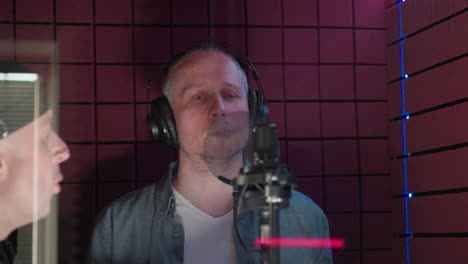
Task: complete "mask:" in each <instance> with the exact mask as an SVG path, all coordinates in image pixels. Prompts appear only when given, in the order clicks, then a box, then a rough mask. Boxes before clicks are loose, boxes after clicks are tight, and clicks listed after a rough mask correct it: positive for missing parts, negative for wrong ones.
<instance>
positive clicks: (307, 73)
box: [284, 65, 319, 100]
mask: <svg viewBox="0 0 468 264" xmlns="http://www.w3.org/2000/svg"><path fill="white" fill-rule="evenodd" d="M284 79H285V80H284V82H285V88H284V89H285V90H286V99H288V100H304V99H306V100H314V99H315V100H317V99H318V98H319V85H318V66H316V65H285V66H284Z"/></svg>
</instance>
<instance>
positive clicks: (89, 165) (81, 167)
mask: <svg viewBox="0 0 468 264" xmlns="http://www.w3.org/2000/svg"><path fill="white" fill-rule="evenodd" d="M68 149H69V150H70V159H69V160H67V161H66V162H64V163H62V164H61V165H60V167H61V169H62V174H63V180H64V181H65V182H77V181H94V180H96V159H95V146H93V145H68ZM62 193H63V192H62Z"/></svg>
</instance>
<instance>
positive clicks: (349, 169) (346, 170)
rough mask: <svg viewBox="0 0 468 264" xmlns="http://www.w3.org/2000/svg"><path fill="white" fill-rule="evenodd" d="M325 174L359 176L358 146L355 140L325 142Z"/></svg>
mask: <svg viewBox="0 0 468 264" xmlns="http://www.w3.org/2000/svg"><path fill="white" fill-rule="evenodd" d="M323 159H324V166H325V168H324V173H325V174H327V175H328V174H331V175H333V174H338V175H341V174H357V173H358V161H357V146H356V141H354V140H328V141H324V142H323Z"/></svg>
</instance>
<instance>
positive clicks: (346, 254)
mask: <svg viewBox="0 0 468 264" xmlns="http://www.w3.org/2000/svg"><path fill="white" fill-rule="evenodd" d="M345 246H346V244H345ZM333 263H335V264H361V255H360V252H358V251H355V252H353V251H342V250H336V251H333Z"/></svg>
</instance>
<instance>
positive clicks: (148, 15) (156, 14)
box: [133, 0, 171, 24]
mask: <svg viewBox="0 0 468 264" xmlns="http://www.w3.org/2000/svg"><path fill="white" fill-rule="evenodd" d="M133 8H134V19H135V20H134V21H135V23H136V24H169V15H170V12H171V11H170V9H169V1H151V0H134V1H133Z"/></svg>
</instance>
